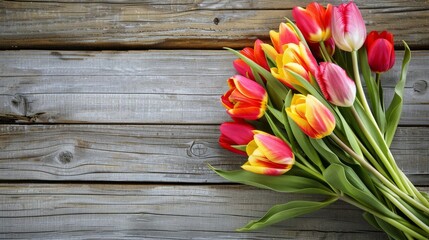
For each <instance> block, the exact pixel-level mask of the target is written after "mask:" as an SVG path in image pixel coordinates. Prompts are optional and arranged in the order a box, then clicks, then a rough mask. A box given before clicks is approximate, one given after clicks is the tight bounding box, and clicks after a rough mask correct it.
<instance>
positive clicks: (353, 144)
mask: <svg viewBox="0 0 429 240" xmlns="http://www.w3.org/2000/svg"><path fill="white" fill-rule="evenodd" d="M337 111H338V109H337ZM337 115H338V117H339V119H340V121H341V123H342V126H343V131H344V136H345V137H346V138H347V141H348V142H349V144H350V147H351V148H352V149H353V151H354V152H355V153H357V154H358V155H360V156H363V154H362V150H361V149H360V147H359V143H358V142H357V140H356V136H355V134H354V132H353V130H352V129H351V128H350V126H349V125H348V123H347V121H346V119H344V117H343V115H341V114H340V113H339V114H337Z"/></svg>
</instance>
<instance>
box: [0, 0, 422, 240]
mask: <svg viewBox="0 0 429 240" xmlns="http://www.w3.org/2000/svg"><path fill="white" fill-rule="evenodd" d="M308 2H309V1H297V0H292V1H269V0H263V1H250V0H249V1H246V0H240V1H214V0H205V1H168V2H167V3H166V2H164V3H160V2H159V1H134V0H126V1H116V0H103V1H86V2H82V1H72V0H70V1H24V0H23V1H0V23H1V24H0V49H2V51H0V238H1V239H29V238H37V239H82V238H86V239H88V238H91V239H191V238H192V239H386V236H385V235H384V234H383V233H381V232H378V231H376V230H374V229H373V228H372V227H371V226H369V225H368V224H367V223H366V222H364V220H363V219H362V218H361V211H360V210H358V209H356V208H354V207H351V206H349V205H347V204H344V203H340V202H338V203H335V204H334V205H332V206H329V207H328V208H326V209H323V210H321V211H319V212H317V213H314V214H309V215H306V216H303V217H300V218H297V219H295V220H291V221H287V222H283V223H279V224H276V225H274V226H272V227H269V228H267V229H263V230H260V231H256V232H246V233H239V232H235V231H234V230H235V229H236V228H239V227H241V226H243V225H244V224H245V223H247V222H248V221H250V220H252V219H255V218H258V217H261V216H262V215H263V214H264V213H265V211H266V210H267V209H268V208H269V207H270V206H271V205H273V204H277V203H284V202H286V201H289V200H293V199H297V198H305V199H317V196H304V195H285V194H279V193H273V192H270V191H265V190H260V189H256V188H251V187H247V186H242V185H235V184H231V183H228V182H226V181H225V180H223V179H221V178H220V177H218V176H216V175H215V174H213V172H211V171H210V170H209V168H208V167H207V164H211V165H213V166H216V167H219V168H223V169H236V168H238V167H239V166H240V165H241V164H242V163H243V161H245V159H243V158H242V157H239V156H236V155H234V154H231V153H229V152H227V151H225V150H223V149H221V148H220V147H219V146H218V144H217V138H218V136H219V130H218V126H219V124H220V123H221V122H223V121H225V120H228V117H227V115H226V114H225V112H224V110H223V109H222V107H221V105H220V103H219V96H220V95H221V94H222V93H223V92H224V91H225V90H226V89H227V86H226V84H225V81H226V79H227V78H228V77H229V76H230V75H232V74H233V73H234V70H233V68H232V65H231V62H232V60H233V59H234V57H233V56H232V55H231V54H230V53H228V52H226V51H224V50H222V49H221V47H223V46H230V47H236V48H242V47H244V46H247V45H251V43H252V41H253V40H254V39H255V38H257V37H258V38H262V39H264V40H266V39H267V36H268V35H267V34H268V31H269V30H270V29H276V28H277V26H278V24H279V22H280V21H282V20H283V17H284V16H287V17H290V11H291V8H292V7H293V6H294V5H305V4H306V3H308ZM324 2H325V3H326V1H324ZM340 2H342V1H337V0H335V1H332V3H334V4H338V3H340ZM358 5H359V7H360V8H361V9H362V13H363V15H364V18H365V20H366V24H367V26H368V29H369V30H374V29H377V30H384V29H388V30H390V31H392V32H393V33H394V34H395V37H396V38H395V43H396V46H397V48H398V49H400V48H401V47H402V43H401V40H406V41H407V42H408V43H409V44H410V46H411V48H412V49H413V50H414V51H413V58H412V62H411V65H410V69H409V75H408V76H409V77H408V82H407V85H406V91H405V107H404V115H403V117H402V119H401V126H400V128H399V129H398V133H397V136H396V137H395V140H394V143H393V145H392V151H393V153H394V155H395V156H396V159H397V161H398V163H399V165H400V167H401V168H402V169H403V170H404V172H405V173H406V174H407V175H408V176H409V177H410V179H411V180H412V181H413V182H414V183H416V184H417V185H418V186H419V187H420V188H421V189H422V190H423V191H426V192H429V161H428V160H429V159H428V156H429V120H428V118H429V93H428V91H427V88H428V74H427V72H428V68H427V63H428V61H429V51H428V50H429V2H428V1H427V0H424V1H419V0H415V1H404V0H390V1H388V0H380V1H369V0H364V1H359V2H358ZM143 49H144V50H143ZM207 49H210V50H207ZM89 50H91V51H89ZM93 50H97V51H93ZM98 50H103V51H98ZM397 55H398V59H400V58H401V56H402V53H401V52H400V51H398V52H397ZM399 67H400V61H399V60H398V61H397V64H396V66H395V68H394V70H393V71H392V72H391V73H389V74H388V75H386V76H383V83H384V85H385V86H386V90H385V92H386V98H387V99H389V98H390V97H391V95H392V92H393V87H394V84H395V82H396V81H397V77H396V76H397V73H398V70H399Z"/></svg>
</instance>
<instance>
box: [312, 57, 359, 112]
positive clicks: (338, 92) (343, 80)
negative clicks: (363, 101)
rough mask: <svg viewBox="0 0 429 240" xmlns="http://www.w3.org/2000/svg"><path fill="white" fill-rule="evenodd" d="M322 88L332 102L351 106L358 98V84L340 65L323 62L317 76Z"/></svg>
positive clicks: (337, 104)
mask: <svg viewBox="0 0 429 240" xmlns="http://www.w3.org/2000/svg"><path fill="white" fill-rule="evenodd" d="M316 80H317V83H318V84H319V87H320V90H322V93H323V95H324V96H325V99H326V100H328V101H329V102H330V103H332V104H334V105H336V106H341V107H350V106H352V105H353V102H354V101H355V98H356V85H355V82H354V81H353V80H351V79H350V78H349V76H348V75H347V73H346V71H344V69H342V68H341V67H340V66H338V65H336V64H334V63H330V62H321V63H320V65H319V71H318V72H317V77H316Z"/></svg>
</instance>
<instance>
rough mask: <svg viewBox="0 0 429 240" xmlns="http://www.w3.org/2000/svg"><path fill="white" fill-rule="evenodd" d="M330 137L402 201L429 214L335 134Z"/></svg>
mask: <svg viewBox="0 0 429 240" xmlns="http://www.w3.org/2000/svg"><path fill="white" fill-rule="evenodd" d="M330 137H331V138H332V139H333V140H334V141H335V142H336V143H337V144H338V145H339V146H340V147H341V148H342V149H343V150H344V151H346V152H347V153H348V154H350V156H351V157H352V158H353V159H355V160H356V161H357V162H358V163H359V164H360V165H362V167H364V168H365V169H367V170H368V171H369V172H370V173H372V174H373V175H374V176H375V177H377V178H378V179H379V180H380V181H381V182H382V183H383V184H384V185H385V186H386V187H388V188H389V189H390V190H392V191H393V192H394V193H396V194H397V195H398V196H400V197H401V198H402V199H404V200H405V201H407V202H408V203H410V204H411V205H413V206H415V207H416V208H418V209H420V210H422V211H423V212H424V213H426V214H429V208H427V207H426V206H424V205H422V203H420V202H418V201H416V200H415V199H413V198H412V197H410V196H409V195H408V194H406V193H404V192H403V191H401V190H400V189H399V188H398V187H397V186H395V185H394V184H393V183H391V182H390V181H389V180H388V179H387V178H385V177H384V176H383V175H382V174H381V173H379V172H378V171H377V170H376V169H375V168H374V167H373V166H372V165H371V164H369V163H368V162H367V161H366V160H365V159H363V158H362V157H361V156H360V155H358V154H357V153H355V152H354V151H353V150H352V149H351V148H349V147H348V146H347V145H346V144H345V143H344V142H343V141H341V139H339V138H338V137H337V136H336V135H335V134H333V133H332V134H331V135H330Z"/></svg>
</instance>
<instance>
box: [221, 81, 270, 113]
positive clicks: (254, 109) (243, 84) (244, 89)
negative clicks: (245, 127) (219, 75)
mask: <svg viewBox="0 0 429 240" xmlns="http://www.w3.org/2000/svg"><path fill="white" fill-rule="evenodd" d="M228 86H229V88H230V89H229V91H228V92H226V93H225V94H224V95H223V96H222V97H221V100H222V104H223V105H224V107H225V108H226V110H227V113H228V114H229V115H230V116H231V117H235V118H243V119H247V120H256V119H259V118H261V117H262V116H263V115H264V113H265V110H266V108H267V102H268V94H267V92H266V91H265V89H264V88H263V87H261V85H259V84H258V83H256V82H255V81H253V80H250V79H248V78H246V77H243V76H240V75H235V76H233V77H231V78H229V79H228Z"/></svg>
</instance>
